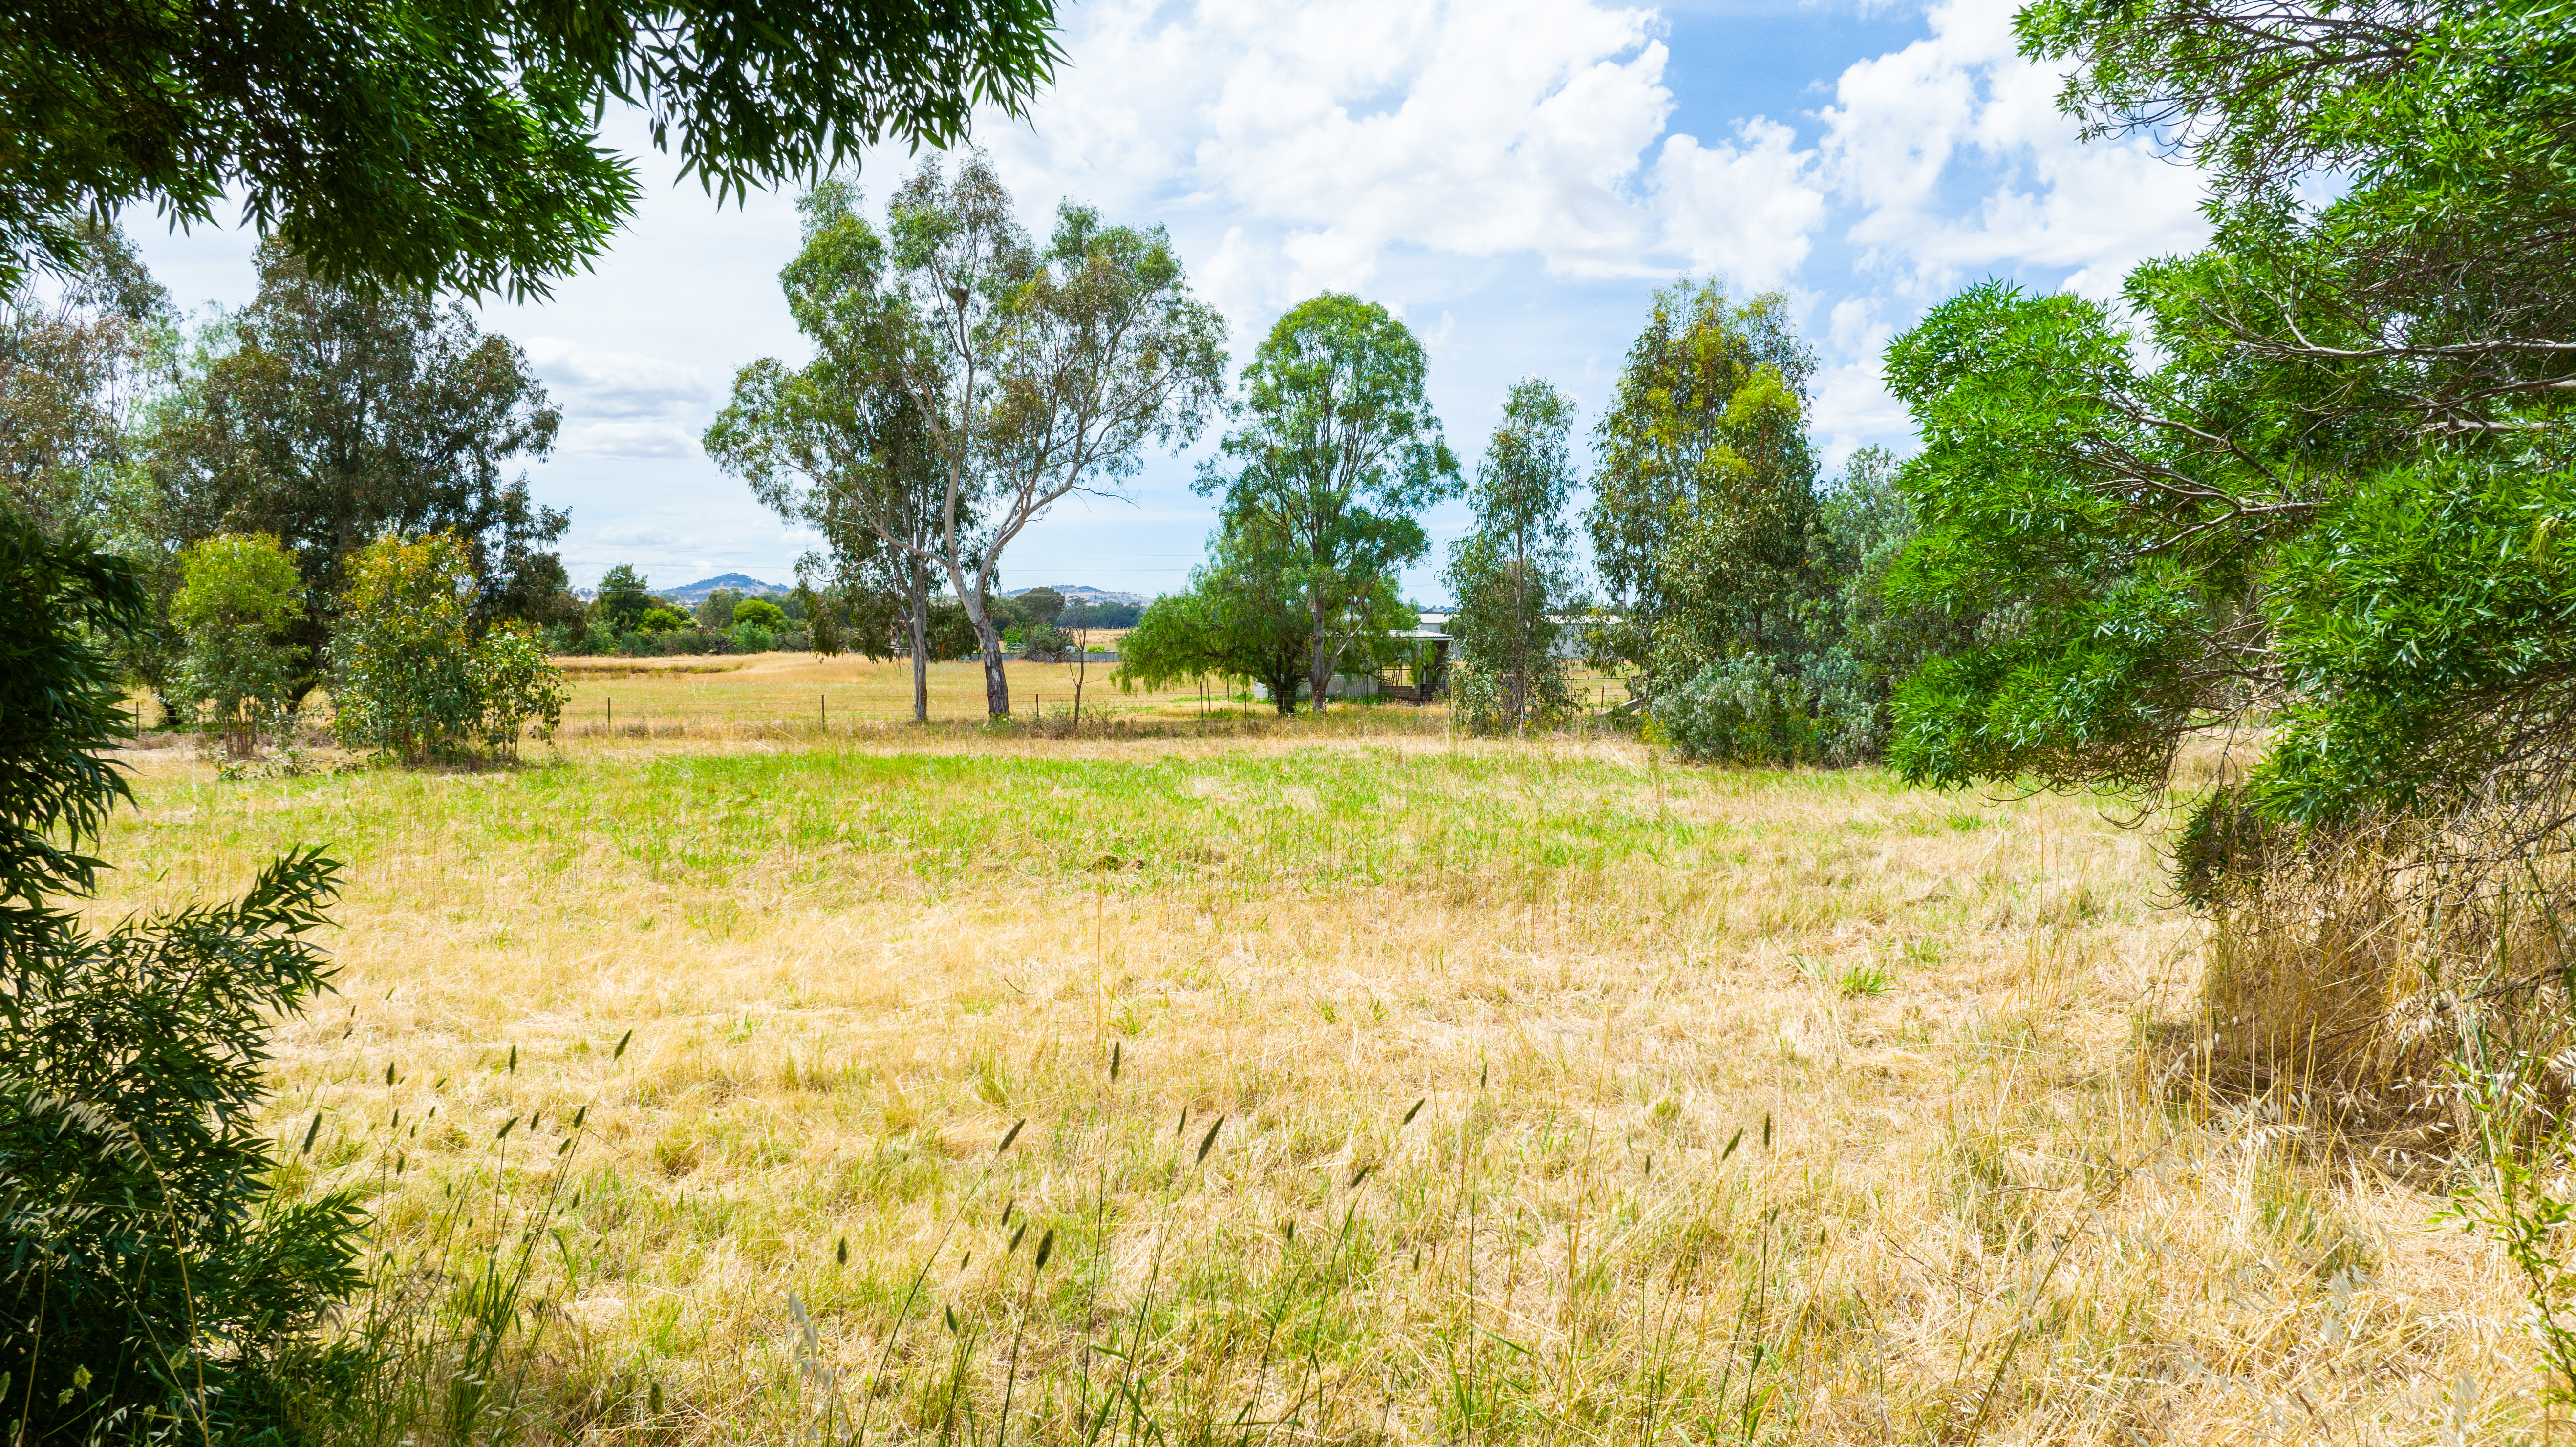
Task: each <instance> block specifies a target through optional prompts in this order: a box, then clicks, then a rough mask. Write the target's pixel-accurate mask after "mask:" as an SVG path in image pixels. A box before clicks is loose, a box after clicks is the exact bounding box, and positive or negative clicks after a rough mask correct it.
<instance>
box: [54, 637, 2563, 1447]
mask: <svg viewBox="0 0 2576 1447" xmlns="http://www.w3.org/2000/svg"><path fill="white" fill-rule="evenodd" d="M840 666H841V667H842V668H844V669H847V668H850V667H852V666H851V665H846V664H845V665H840ZM744 672H746V673H747V674H748V675H749V677H748V678H746V679H744V680H743V681H742V682H743V684H744V686H747V687H753V688H762V687H773V686H774V687H775V688H777V689H779V690H782V691H781V692H780V693H778V694H777V695H776V696H777V697H778V698H779V699H790V698H792V697H793V696H794V695H793V693H792V692H788V691H786V690H791V689H794V688H805V687H808V686H809V685H812V684H814V683H816V682H817V681H818V679H817V678H815V677H809V676H803V675H798V674H796V672H795V670H794V669H792V668H784V667H782V668H779V669H777V670H776V671H775V672H763V671H762V668H761V666H760V665H758V664H757V662H756V663H755V667H754V668H753V669H750V670H745V671H744ZM704 677H705V676H702V675H686V674H681V675H677V676H676V677H675V678H664V677H654V678H651V679H640V680H639V679H638V678H622V679H618V680H615V682H616V685H617V686H618V687H619V688H621V689H624V688H629V687H637V688H641V687H643V686H649V687H651V688H655V689H661V690H665V692H664V693H662V694H659V695H655V696H656V697H662V698H670V699H681V700H689V701H691V702H692V703H693V704H695V705H697V706H700V707H702V708H703V709H704V710H705V713H706V716H708V717H711V718H712V717H716V716H718V715H719V713H720V711H721V709H722V708H723V707H726V706H735V705H738V707H737V711H736V712H735V713H733V714H732V715H730V717H733V718H736V719H742V720H754V719H756V718H757V717H758V716H759V714H760V712H761V710H762V709H763V708H766V707H768V706H769V704H768V702H767V701H766V697H765V696H764V697H762V698H755V699H752V700H751V701H748V702H744V701H741V700H736V701H735V705H722V704H719V703H718V702H717V701H716V696H715V695H713V694H709V693H699V694H695V695H692V694H690V693H688V692H687V690H691V689H706V688H709V687H710V685H709V684H708V683H705V682H702V681H699V680H701V679H703V678H704ZM836 680H837V676H836ZM608 682H609V680H605V679H592V678H585V680H584V682H583V688H584V691H585V694H584V696H585V700H587V699H588V698H589V697H590V690H592V689H595V688H601V687H604V686H605V685H606V684H607V683H608ZM847 682H848V686H849V687H850V688H851V690H852V695H853V697H854V698H856V697H857V696H858V695H860V694H861V693H862V692H864V691H865V690H868V689H877V690H878V692H879V693H881V694H882V693H884V692H885V690H884V689H883V687H882V681H881V680H875V678H874V675H871V674H867V673H865V672H864V670H862V671H861V672H860V673H859V674H858V675H856V676H854V677H852V678H850V679H848V680H847ZM826 686H827V687H829V686H835V684H834V683H827V684H826ZM944 686H945V685H944ZM1044 691H1045V692H1047V693H1048V694H1049V695H1050V706H1051V707H1052V705H1053V695H1054V694H1055V688H1054V687H1053V686H1052V685H1047V686H1045V687H1044ZM639 696H640V695H639ZM889 696H891V697H893V698H894V699H895V703H896V708H895V710H886V709H882V708H880V709H879V712H880V713H881V714H882V713H884V712H889V711H899V709H900V705H901V701H902V700H901V693H900V690H899V689H897V690H895V691H894V692H893V693H892V694H891V695H889ZM1113 697H1114V695H1113ZM970 698H971V696H970ZM1128 702H1129V703H1130V705H1131V706H1132V705H1133V703H1134V701H1132V700H1131V701H1128ZM1174 707H1175V716H1177V706H1176V705H1175V706H1174ZM623 711H624V710H623V705H621V710H620V712H621V721H622V716H623ZM860 713H861V705H859V704H858V703H856V702H854V703H853V704H852V715H853V721H854V722H855V721H857V719H858V717H859V715H860ZM1393 721H1394V719H1393V717H1392V716H1389V718H1388V722H1390V723H1392V722H1393ZM1366 722H1367V716H1366V715H1360V714H1354V715H1353V716H1351V718H1350V719H1346V721H1345V722H1344V724H1342V725H1340V726H1335V727H1326V728H1322V729H1313V730H1309V729H1305V728H1303V727H1301V726H1291V727H1285V728H1282V727H1277V726H1273V727H1270V728H1268V729H1267V730H1266V731H1264V732H1262V733H1261V734H1259V735H1258V736H1247V737H1207V738H1197V737H1192V736H1189V735H1188V734H1187V733H1186V732H1184V733H1183V734H1182V735H1181V736H1178V737H1172V738H1162V739H1119V740H1101V739H1084V738H1073V739H1065V738H1029V737H1017V738H1013V737H1000V736H992V735H987V734H983V733H980V732H975V731H963V730H948V731H934V732H933V733H931V734H930V735H928V736H916V735H910V734H907V733H906V732H905V731H903V730H900V729H894V730H885V729H878V730H859V731H857V732H858V735H859V736H857V737H851V736H848V735H838V734H836V735H832V736H824V735H820V734H817V735H815V736H811V737H794V736H782V737H778V738H748V737H747V738H739V739H727V738H719V737H705V736H690V735H680V736H674V737H668V738H650V737H647V738H638V737H634V736H619V737H613V738H610V737H589V736H582V735H578V734H576V735H575V736H573V737H572V738H571V739H570V740H569V741H568V742H567V743H566V745H565V746H564V748H563V750H562V751H561V752H560V753H558V754H555V755H552V756H550V757H549V758H545V759H540V760H537V761H533V762H532V763H531V764H529V765H527V766H524V767H521V768H518V769H515V770H509V771H496V772H485V773H417V774H404V773H401V772H397V771H392V770H367V771H361V772H352V773H343V774H337V775H325V776H317V777H304V778H282V779H267V780H258V781H250V782H217V781H216V780H215V779H214V778H213V776H212V772H211V769H210V768H209V767H208V766H206V765H204V764H202V763H201V762H199V761H197V760H195V759H193V758H191V757H190V756H188V755H186V754H184V753H180V752H177V751H168V752H157V753H144V754H139V755H137V756H136V760H137V769H138V775H137V793H138V795H139V799H140V808H139V809H138V810H136V811H132V812H130V813H128V814H126V815H125V816H123V817H122V819H121V821H120V822H119V823H118V824H117V825H116V826H115V829H114V831H113V833H112V835H111V837H110V838H109V839H108V841H107V844H106V847H105V849H104V850H103V851H102V852H103V853H104V854H105V855H106V856H107V857H108V858H111V859H114V860H118V861H120V863H121V868H120V869H119V870H118V871H117V873H116V875H115V876H114V878H113V880H112V881H111V883H110V887H109V894H108V895H107V897H106V898H105V899H104V900H103V901H102V903H101V907H102V908H104V909H106V910H109V911H115V912H121V911H124V910H127V909H135V908H149V907H157V906H167V905H175V904H177V903H180V902H182V901H188V900H197V899H203V898H207V897H209V896H213V895H217V894H221V893H224V892H227V891H231V890H234V889H236V888H237V887H238V886H239V885H240V883H241V882H242V881H243V880H245V879H246V878H247V877H248V876H249V874H250V873H251V871H252V869H253V868H254V866H255V865H256V864H257V863H258V862H259V861H260V860H262V859H264V858H265V857H266V856H268V855H270V854H273V853H275V852H277V851H279V850H281V849H284V848H286V847H288V846H289V845H292V844H296V843H300V842H303V841H308V840H311V841H324V842H328V843H329V844H330V845H331V846H332V847H333V848H334V849H335V850H336V851H337V852H338V855H339V857H341V858H343V859H345V860H346V861H347V862H348V866H349V870H348V886H349V887H348V892H347V895H346V897H345V899H344V901H343V903H342V905H341V907H340V909H339V920H340V924H339V927H338V929H337V931H336V932H335V936H334V938H333V940H332V948H333V949H334V951H335V953H336V956H337V958H338V960H339V962H340V966H341V975H340V977H339V982H338V985H339V993H338V995H337V996H336V997H335V998H331V999H328V1000H326V1001H325V1002H324V1005H323V1007H322V1008H321V1009H320V1010H319V1011H317V1012H316V1013H315V1014H313V1015H312V1016H310V1017H308V1018H306V1019H304V1020H301V1021H298V1022H295V1023H293V1024H291V1025H289V1026H288V1027H287V1028H286V1029H285V1030H284V1031H283V1034H282V1038H281V1042H280V1054H279V1060H278V1065H277V1072H276V1073H277V1084H278V1097H277V1100H276V1103H275V1107H274V1122H275V1131H276V1133H277V1134H278V1136H279V1137H280V1138H281V1139H283V1140H284V1141H285V1142H286V1155H287V1158H288V1159H289V1161H290V1166H289V1168H288V1171H289V1180H288V1182H287V1185H288V1189H290V1190H291V1191H297V1192H301V1191H309V1190H315V1189H320V1188H323V1187H326V1186H329V1185H353V1186H356V1187H358V1188H360V1189H362V1190H364V1191H366V1192H367V1193H368V1194H369V1195H370V1196H371V1197H372V1199H373V1200H374V1201H375V1203H376V1206H377V1208H378V1210H379V1211H380V1212H381V1222H382V1224H381V1227H380V1232H379V1242H378V1244H379V1245H380V1247H381V1248H383V1250H384V1252H385V1253H386V1255H387V1261H388V1262H389V1264H388V1265H387V1266H386V1268H385V1272H386V1277H387V1279H388V1280H389V1281H396V1280H399V1281H404V1282H410V1283H414V1289H417V1290H419V1291H421V1292H422V1293H424V1294H425V1295H426V1296H428V1297H437V1296H438V1294H439V1293H440V1292H461V1291H463V1290H464V1289H465V1287H466V1286H467V1285H470V1284H471V1278H470V1272H468V1271H466V1270H465V1269H464V1267H463V1266H462V1265H461V1264H460V1263H463V1262H465V1261H467V1260H469V1259H471V1257H472V1256H473V1251H474V1248H475V1246H476V1245H477V1243H482V1244H484V1245H485V1246H487V1247H488V1246H490V1245H491V1244H492V1243H499V1244H500V1245H501V1246H502V1247H504V1248H510V1249H524V1250H525V1251H526V1252H527V1253H528V1254H527V1256H526V1258H525V1259H526V1260H527V1262H528V1270H529V1271H530V1272H531V1273H532V1279H531V1296H530V1301H531V1303H532V1304H531V1306H530V1308H529V1310H528V1312H527V1313H526V1315H525V1317H524V1320H523V1323H522V1325H521V1327H520V1328H519V1331H518V1335H517V1337H516V1339H515V1352H516V1361H517V1362H518V1363H519V1365H517V1366H514V1367H512V1368H510V1370H509V1371H508V1372H507V1373H506V1374H505V1375H506V1380H503V1381H500V1382H499V1383H498V1384H497V1385H496V1386H495V1387H494V1388H493V1392H494V1394H495V1395H496V1396H497V1397H501V1398H507V1399H509V1400H510V1401H514V1402H515V1403H516V1410H517V1411H518V1412H520V1413H521V1414H522V1420H523V1422H525V1423H532V1424H534V1425H535V1428H536V1430H535V1431H534V1432H533V1433H532V1437H531V1440H555V1439H563V1440H577V1441H592V1442H612V1441H613V1442H639V1443H640V1442H655V1443H663V1442H668V1443H691V1444H694V1443H718V1442H782V1441H788V1440H791V1439H794V1440H807V1439H827V1440H831V1441H835V1442H838V1441H851V1440H861V1439H864V1440H867V1441H874V1442H883V1443H907V1442H931V1441H937V1442H985V1441H991V1442H997V1443H998V1442H1005V1441H1007V1442H1027V1443H1072V1442H1122V1443H1123V1442H1135V1443H1143V1442H1163V1443H1189V1442H1275V1443H1294V1442H1305V1441H1326V1442H1364V1443H1497V1444H1502V1443H1512V1444H1519V1443H1567V1444H1574V1443H1618V1444H1628V1443H1667V1442H1668V1443H1702V1442H1766V1443H1767V1442H1781V1443H1789V1442H1796V1443H1884V1442H1918V1443H1945V1444H1964V1443H2084V1444H2095V1443H2099V1444H2132V1443H2149V1442H2156V1443H2161V1442H2195V1443H2198V1442H2208V1443H2258V1442H2259V1443H2390V1444H2398V1443H2405V1444H2414V1443H2427V1444H2429V1443H2452V1442H2503V1441H2522V1440H2546V1439H2547V1438H2548V1437H2549V1434H2550V1431H2551V1429H2550V1428H2549V1427H2548V1425H2547V1424H2546V1423H2544V1421H2543V1420H2542V1415H2541V1411H2542V1409H2541V1407H2540V1405H2539V1403H2538V1398H2537V1386H2538V1379H2537V1377H2536V1376H2535V1374H2534V1369H2533V1358H2532V1354H2531V1353H2530V1352H2529V1350H2528V1349H2527V1347H2526V1345H2525V1344H2524V1343H2523V1341H2522V1340H2521V1339H2520V1338H2519V1337H2518V1336H2517V1335H2516V1332H2515V1328H2514V1323H2515V1320H2516V1317H2517V1314H2518V1302H2517V1299H2516V1298H2515V1296H2514V1294H2513V1291H2512V1286H2511V1282H2510V1281H2509V1280H2508V1278H2507V1276H2506V1274H2505V1272H2504V1271H2503V1270H2502V1269H2501V1267H2500V1264H2499V1262H2498V1261H2497V1260H2496V1259H2494V1258H2493V1256H2492V1255H2491V1254H2490V1253H2489V1252H2488V1250H2487V1249H2486V1248H2485V1247H2484V1246H2482V1245H2481V1244H2480V1243H2478V1242H2477V1241H2475V1240H2473V1239H2471V1238H2469V1237H2466V1236H2464V1235H2462V1234H2461V1233H2459V1232H2458V1231H2457V1230H2456V1229H2451V1228H2446V1227H2444V1226H2441V1225H2439V1224H2436V1223H2433V1222H2431V1221H2430V1219H2429V1218H2430V1217H2431V1215H2432V1213H2433V1212H2434V1211H2436V1210H2437V1209H2438V1208H2439V1206H2440V1205H2441V1200H2440V1198H2439V1197H2438V1196H2436V1195H2431V1194H2427V1189H2426V1188H2427V1187H2431V1186H2434V1185H2436V1184H2437V1183H2434V1182H2429V1181H2416V1182H2409V1181H2406V1180H2401V1179H2397V1178H2395V1177H2392V1176H2391V1175H2388V1174H2386V1173H2384V1172H2382V1171H2379V1170H2377V1169H2375V1168H2374V1167H2373V1166H2371V1165H2370V1164H2369V1163H2368V1161H2367V1159H2366V1158H2364V1157H2362V1156H2358V1155H2355V1154H2352V1153H2347V1152H2340V1151H2337V1150H2335V1149H2333V1148H2331V1145H2330V1144H2321V1143H2320V1142H2318V1141H2317V1140H2316V1139H2315V1138H2314V1137H2312V1136H2307V1135H2303V1134H2302V1133H2301V1132H2300V1131H2299V1130H2297V1129H2296V1128H2295V1123H2287V1124H2285V1123H2283V1122H2281V1121H2278V1120H2276V1119H2272V1118H2268V1117H2266V1116H2265V1115H2263V1114H2262V1113H2261V1112H2259V1111H2249V1110H2244V1109H2239V1108H2234V1107H2231V1105H2230V1104H2229V1103H2228V1102H2227V1101H2225V1100H2223V1099H2218V1098H2214V1097H2212V1096H2210V1095H2209V1094H2207V1093H2206V1092H2204V1091H2202V1090H2200V1089H2198V1088H2197V1087H2196V1084H2195V1081H2194V1080H2193V1079H2192V1078H2191V1077H2190V1075H2189V1073H2188V1071H2184V1072H2181V1073H2179V1074H2177V1073H2175V1072H2173V1071H2170V1070H2168V1069H2167V1063H2168V1062H2171V1061H2173V1060H2175V1059H2177V1058H2182V1057H2179V1056H2178V1055H2177V1053H2176V1050H2175V1048H2174V1046H2173V1044H2172V1040H2173V1038H2174V1037H2176V1036H2177V1035H2181V1036H2187V1035H2188V1034H2189V1032H2190V1029H2191V1021H2192V1019H2193V1010H2194V998H2195V974H2196V971H2197V969H2198V967H2199V964H2198V962H2199V939H2198V926H2197V925H2196V924H2195V922H2194V921H2193V920H2192V919H2191V918H2190V917H2189V916H2188V915H2186V914H2183V913H2181V912H2179V911H2177V910H2175V909H2172V908H2170V907H2169V906H2168V905H2167V904H2166V903H2165V902H2164V896H2163V891H2162V886H2161V874H2160V870H2159V867H2158V865H2157V862H2156V859H2155V855H2154V851H2153V848H2152V845H2151V841H2150V840H2149V839H2147V838H2145V837H2142V836H2141V835H2140V834H2139V833H2136V832H2124V831H2123V830H2121V829H2120V828H2118V827H2116V826H2115V824H2114V823H2112V822H2110V821H2108V820H2106V819H2105V817H2104V816H2103V815H2102V813H2101V812H2100V811H2099V810H2098V809H2097V808H2096V807H2095V806H2094V805H2093V804H2091V803H2088V802H2087V801H2083V800H2077V799H2066V798H2057V797H2047V796H2042V797H2038V798H2031V799H2021V800H2007V799H2000V798H1994V797H1979V796H1943V795H1934V794H1928V793H1921V792H1913V791H1908V790H1904V789H1902V788H1899V787H1897V786H1896V785H1895V784H1894V783H1893V782H1892V781H1891V780H1889V779H1887V778H1885V777H1883V776H1881V775H1878V774H1875V773H1867V772H1862V773H1851V774H1815V773H1800V774H1745V773H1724V772H1702V771H1682V770H1676V769H1673V768H1671V767H1669V766H1667V765H1665V764H1663V763H1661V762H1659V761H1658V760H1657V759H1655V758H1654V757H1651V756H1649V755H1648V754H1646V753H1645V752H1643V751H1642V750H1641V749H1640V748H1638V747H1637V746H1636V745H1634V744H1630V743H1613V742H1599V743H1572V742H1563V743H1546V742H1539V743H1527V744H1511V743H1469V742H1464V741H1456V740H1450V739H1447V738H1445V737H1443V736H1442V735H1441V734H1440V733H1438V732H1437V731H1436V730H1435V731H1433V732H1429V733H1422V732H1414V733H1405V732H1375V733H1372V732H1370V731H1368V730H1367V729H1366V728H1364V727H1362V725H1364V724H1365V723H1366ZM1414 726H1415V727H1417V728H1419V727H1421V724H1420V721H1419V720H1418V719H1416V721H1415V725H1414ZM621 1041H623V1042H624V1045H623V1048H622V1051H621V1050H620V1042H621ZM317 1114H318V1116H319V1118H320V1122H321V1123H320V1126H319V1128H318V1131H317V1132H316V1133H315V1134H314V1135H313V1137H312V1141H313V1144H312V1147H311V1150H310V1153H309V1154H297V1152H296V1150H295V1147H296V1145H297V1143H298V1142H299V1141H300V1140H301V1139H302V1138H303V1137H304V1135H305V1133H306V1131H307V1130H308V1127H309V1123H310V1122H312V1121H313V1120H314V1119H315V1117H316V1116H317ZM576 1122H578V1126H577V1127H576ZM557 1182H560V1186H559V1187H558V1186H557V1184H556V1183H557ZM550 1191H552V1192H554V1193H555V1194H553V1195H552V1196H551V1197H550V1196H549V1192H550ZM549 1202H550V1204H549ZM504 1254H506V1251H505V1253H504ZM513 1259H516V1258H513ZM423 1283H425V1285H423ZM505 1405H507V1404H506V1403H505Z"/></svg>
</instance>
